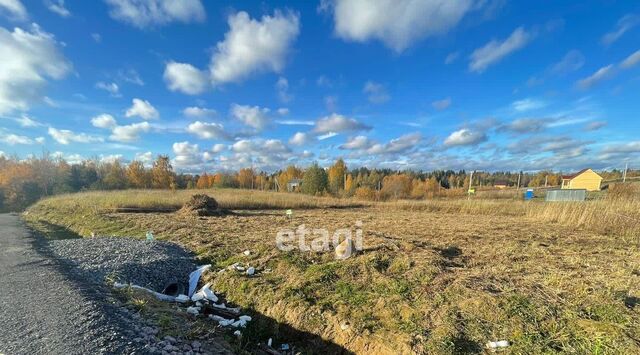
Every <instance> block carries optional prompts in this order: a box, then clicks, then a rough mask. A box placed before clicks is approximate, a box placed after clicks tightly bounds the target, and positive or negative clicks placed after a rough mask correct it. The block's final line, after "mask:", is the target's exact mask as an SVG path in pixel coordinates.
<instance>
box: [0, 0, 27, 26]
mask: <svg viewBox="0 0 640 355" xmlns="http://www.w3.org/2000/svg"><path fill="white" fill-rule="evenodd" d="M0 15H5V16H6V17H8V18H9V19H10V20H14V21H24V20H26V19H27V18H28V17H29V16H28V15H27V9H26V8H25V7H24V5H22V3H21V2H20V0H0Z"/></svg>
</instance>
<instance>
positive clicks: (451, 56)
mask: <svg viewBox="0 0 640 355" xmlns="http://www.w3.org/2000/svg"><path fill="white" fill-rule="evenodd" d="M459 56H460V52H453V53H449V54H447V57H446V58H444V64H446V65H449V64H451V63H453V62H455V61H456V60H457V59H458V57H459Z"/></svg>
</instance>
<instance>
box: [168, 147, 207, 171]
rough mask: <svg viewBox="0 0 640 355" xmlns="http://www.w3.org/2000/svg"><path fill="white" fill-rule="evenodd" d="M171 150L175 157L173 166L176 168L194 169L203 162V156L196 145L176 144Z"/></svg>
mask: <svg viewBox="0 0 640 355" xmlns="http://www.w3.org/2000/svg"><path fill="white" fill-rule="evenodd" d="M172 149H173V154H174V155H175V157H174V158H173V165H175V167H176V168H189V167H194V166H197V165H199V164H201V163H202V162H203V156H202V153H201V152H200V148H199V147H198V145H197V144H191V143H189V142H187V141H185V142H176V143H173V146H172Z"/></svg>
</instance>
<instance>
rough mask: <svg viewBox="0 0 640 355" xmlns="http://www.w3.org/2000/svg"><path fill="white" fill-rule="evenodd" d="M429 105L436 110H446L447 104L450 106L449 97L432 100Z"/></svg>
mask: <svg viewBox="0 0 640 355" xmlns="http://www.w3.org/2000/svg"><path fill="white" fill-rule="evenodd" d="M431 106H433V108H435V109H436V110H438V111H442V110H446V109H447V108H449V106H451V98H450V97H447V98H445V99H442V100H437V101H434V102H432V103H431Z"/></svg>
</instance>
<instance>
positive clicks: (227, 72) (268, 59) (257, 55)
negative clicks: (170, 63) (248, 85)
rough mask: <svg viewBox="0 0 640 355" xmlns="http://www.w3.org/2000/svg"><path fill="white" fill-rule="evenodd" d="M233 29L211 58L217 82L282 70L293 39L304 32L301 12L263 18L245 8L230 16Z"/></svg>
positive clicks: (275, 14)
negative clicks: (301, 25)
mask: <svg viewBox="0 0 640 355" xmlns="http://www.w3.org/2000/svg"><path fill="white" fill-rule="evenodd" d="M228 23H229V32H227V33H226V34H225V38H224V41H221V42H218V44H217V45H216V50H215V53H214V54H213V57H212V58H211V65H210V68H209V69H210V71H211V79H212V80H213V82H214V83H216V84H218V83H227V82H239V81H242V80H243V79H245V78H246V77H247V76H249V75H250V74H252V73H254V72H264V71H273V72H280V71H281V70H282V69H283V68H284V66H285V62H286V59H287V55H288V53H289V50H290V47H291V45H292V43H293V41H294V40H295V39H296V37H298V34H299V33H300V18H299V15H298V14H296V13H293V12H287V13H282V12H280V11H275V13H274V15H273V16H268V15H265V16H262V19H261V20H255V19H252V18H250V17H249V14H247V13H246V12H244V11H241V12H238V13H236V14H232V15H230V16H229V18H228Z"/></svg>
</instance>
